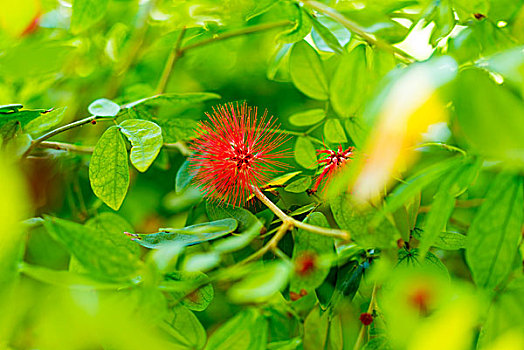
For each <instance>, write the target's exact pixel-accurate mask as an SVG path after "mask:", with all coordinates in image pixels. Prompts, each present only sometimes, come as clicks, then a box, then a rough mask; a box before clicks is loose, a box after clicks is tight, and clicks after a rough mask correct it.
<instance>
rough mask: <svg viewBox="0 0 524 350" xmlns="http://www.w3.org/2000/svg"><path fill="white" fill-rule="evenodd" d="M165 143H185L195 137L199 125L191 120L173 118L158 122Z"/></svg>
mask: <svg viewBox="0 0 524 350" xmlns="http://www.w3.org/2000/svg"><path fill="white" fill-rule="evenodd" d="M158 124H159V125H160V126H161V127H162V132H163V134H164V139H165V142H178V141H186V140H190V139H192V138H194V137H195V136H196V132H195V131H196V130H198V128H199V125H198V123H197V122H196V121H194V120H193V119H185V118H175V119H167V120H159V121H158Z"/></svg>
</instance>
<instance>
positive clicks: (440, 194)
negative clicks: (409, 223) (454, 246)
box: [419, 168, 462, 259]
mask: <svg viewBox="0 0 524 350" xmlns="http://www.w3.org/2000/svg"><path fill="white" fill-rule="evenodd" d="M461 175H462V169H461V168H455V169H453V170H451V171H450V172H448V173H445V174H444V175H443V181H442V183H441V184H440V186H439V188H438V190H437V193H436V194H435V198H434V199H433V202H432V203H431V209H430V211H429V214H428V215H427V216H426V222H425V224H424V234H423V235H422V237H421V239H420V245H419V252H420V254H419V256H420V259H424V257H425V256H426V253H427V251H428V250H429V248H430V247H431V246H432V245H433V242H434V241H435V240H436V238H437V237H438V235H439V234H440V232H442V230H443V229H444V228H445V225H446V223H447V222H448V220H449V217H450V216H451V213H452V212H453V208H454V207H455V195H456V193H455V191H454V186H455V184H456V182H457V181H458V179H459V177H460V176H461Z"/></svg>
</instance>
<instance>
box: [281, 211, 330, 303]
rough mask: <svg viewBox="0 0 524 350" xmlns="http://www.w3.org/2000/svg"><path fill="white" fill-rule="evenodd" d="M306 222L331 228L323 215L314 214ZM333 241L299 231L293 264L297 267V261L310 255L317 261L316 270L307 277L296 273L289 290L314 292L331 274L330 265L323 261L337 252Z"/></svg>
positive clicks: (309, 272)
mask: <svg viewBox="0 0 524 350" xmlns="http://www.w3.org/2000/svg"><path fill="white" fill-rule="evenodd" d="M304 222H307V223H309V224H311V225H315V226H320V227H329V224H328V222H327V219H326V217H325V216H324V215H323V214H322V213H318V212H314V213H311V214H309V215H308V216H307V217H306V219H305V220H304ZM333 243H334V242H333V239H332V238H330V237H326V236H322V235H318V234H315V233H311V232H308V231H305V230H302V229H298V230H297V233H296V234H295V245H294V247H293V256H292V259H293V262H294V264H295V266H296V264H297V261H299V260H300V259H301V258H303V257H304V255H308V256H310V257H312V258H313V259H315V265H316V266H314V268H313V269H312V270H311V271H308V272H307V274H305V275H300V274H298V273H295V274H294V275H293V276H292V277H291V281H290V287H289V290H290V291H292V292H295V293H300V290H301V289H305V290H308V291H312V290H313V289H315V288H317V287H318V286H320V285H321V284H322V282H323V281H324V279H325V278H326V277H327V275H328V273H329V268H330V266H329V264H327V265H326V264H325V262H323V261H322V259H325V256H327V255H332V254H334V252H335V246H334V244H333Z"/></svg>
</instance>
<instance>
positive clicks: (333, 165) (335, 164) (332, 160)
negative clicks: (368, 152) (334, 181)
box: [311, 146, 355, 192]
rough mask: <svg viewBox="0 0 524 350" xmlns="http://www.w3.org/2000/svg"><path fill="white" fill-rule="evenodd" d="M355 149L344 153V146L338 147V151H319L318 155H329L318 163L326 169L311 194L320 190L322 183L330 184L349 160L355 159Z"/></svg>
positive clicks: (352, 148) (351, 148) (350, 148)
mask: <svg viewBox="0 0 524 350" xmlns="http://www.w3.org/2000/svg"><path fill="white" fill-rule="evenodd" d="M354 149H355V148H354V147H348V149H347V150H345V151H343V150H342V146H338V150H337V151H332V150H330V149H326V150H320V151H317V154H318V155H320V154H327V157H326V158H325V159H321V160H319V161H318V163H319V164H321V165H322V166H323V167H324V170H322V173H321V174H320V175H319V176H318V178H317V180H316V181H315V184H314V185H313V188H312V189H311V192H316V191H317V190H318V186H319V185H320V183H321V182H322V181H324V182H325V183H328V182H329V180H330V179H331V177H333V175H334V174H335V173H336V172H337V171H339V170H340V169H341V168H342V167H343V166H344V164H346V162H347V161H348V160H350V159H351V158H352V157H353V150H354Z"/></svg>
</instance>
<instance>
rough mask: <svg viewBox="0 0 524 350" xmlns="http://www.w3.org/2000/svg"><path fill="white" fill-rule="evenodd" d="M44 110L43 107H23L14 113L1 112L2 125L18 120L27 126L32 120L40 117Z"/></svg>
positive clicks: (23, 125)
mask: <svg viewBox="0 0 524 350" xmlns="http://www.w3.org/2000/svg"><path fill="white" fill-rule="evenodd" d="M42 112H45V111H44V110H43V109H34V110H33V109H23V110H21V111H16V112H12V113H4V114H0V127H2V126H4V125H6V124H7V123H9V122H11V121H17V122H18V123H19V124H20V125H21V126H22V127H25V126H26V125H27V124H28V123H30V122H31V121H32V120H34V119H36V118H38V117H39V116H40V115H41V114H42Z"/></svg>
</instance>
